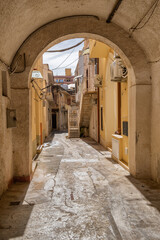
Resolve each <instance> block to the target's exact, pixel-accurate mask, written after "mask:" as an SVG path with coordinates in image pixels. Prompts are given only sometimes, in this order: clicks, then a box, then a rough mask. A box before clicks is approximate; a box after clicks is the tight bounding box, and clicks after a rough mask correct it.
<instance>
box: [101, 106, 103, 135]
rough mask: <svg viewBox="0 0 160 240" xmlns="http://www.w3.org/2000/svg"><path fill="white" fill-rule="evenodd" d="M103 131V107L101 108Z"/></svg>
mask: <svg viewBox="0 0 160 240" xmlns="http://www.w3.org/2000/svg"><path fill="white" fill-rule="evenodd" d="M101 130H102V131H103V107H101Z"/></svg>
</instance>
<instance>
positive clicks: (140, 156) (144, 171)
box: [129, 84, 151, 178]
mask: <svg viewBox="0 0 160 240" xmlns="http://www.w3.org/2000/svg"><path fill="white" fill-rule="evenodd" d="M150 137H151V85H150V84H139V85H136V84H135V85H132V86H130V88H129V169H130V173H131V174H132V175H134V176H135V177H137V178H150V177H151V162H150V157H151V156H150V155H151V149H150V148H151V146H150V141H151V139H150Z"/></svg>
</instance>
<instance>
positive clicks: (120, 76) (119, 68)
mask: <svg viewBox="0 0 160 240" xmlns="http://www.w3.org/2000/svg"><path fill="white" fill-rule="evenodd" d="M110 72H111V81H113V82H126V81H127V79H126V77H127V74H128V72H127V68H126V67H125V66H124V64H123V62H122V59H121V58H120V57H116V58H115V60H114V62H113V63H112V64H111V67H110Z"/></svg>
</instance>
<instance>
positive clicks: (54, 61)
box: [43, 38, 84, 76]
mask: <svg viewBox="0 0 160 240" xmlns="http://www.w3.org/2000/svg"><path fill="white" fill-rule="evenodd" d="M82 40H83V38H74V39H69V40H66V41H63V42H60V43H58V44H56V45H54V46H53V47H51V48H50V49H48V50H60V49H65V48H69V47H71V46H73V45H75V44H77V43H79V42H81V41H82ZM83 46H84V43H82V44H81V45H79V46H77V47H75V48H74V49H70V50H68V51H65V52H58V53H49V52H45V53H44V54H43V63H44V64H48V65H49V68H50V70H53V69H55V68H57V67H58V66H59V65H60V64H61V63H62V62H63V61H64V60H65V59H66V58H67V59H66V60H65V61H64V62H63V63H62V64H61V65H60V66H59V67H58V68H57V69H55V70H53V74H54V76H56V75H65V66H66V68H71V71H72V75H74V71H75V68H76V65H77V62H78V56H79V51H80V50H82V48H83ZM72 62H73V63H72ZM70 63H71V65H69V64H70ZM67 65H69V66H67Z"/></svg>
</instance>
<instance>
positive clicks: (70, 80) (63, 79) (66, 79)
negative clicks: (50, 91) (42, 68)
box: [54, 68, 74, 89]
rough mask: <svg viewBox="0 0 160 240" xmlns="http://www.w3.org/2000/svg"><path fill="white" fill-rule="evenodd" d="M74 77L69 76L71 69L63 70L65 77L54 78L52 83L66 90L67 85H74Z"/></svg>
mask: <svg viewBox="0 0 160 240" xmlns="http://www.w3.org/2000/svg"><path fill="white" fill-rule="evenodd" d="M73 79H74V76H72V75H71V68H66V69H65V75H59V76H54V83H56V84H57V85H60V86H61V87H63V88H64V89H68V85H69V84H74V82H73Z"/></svg>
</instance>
